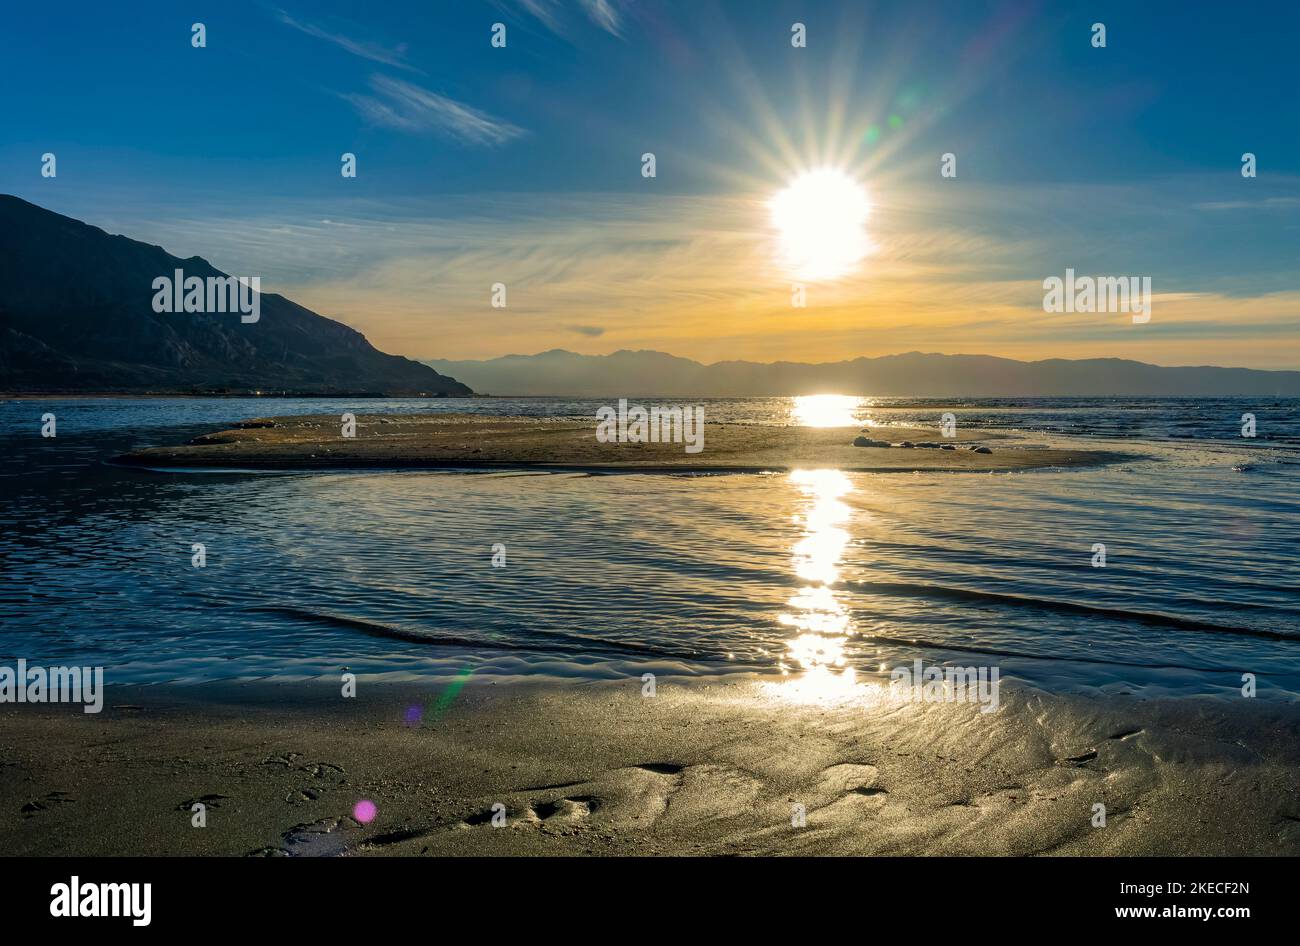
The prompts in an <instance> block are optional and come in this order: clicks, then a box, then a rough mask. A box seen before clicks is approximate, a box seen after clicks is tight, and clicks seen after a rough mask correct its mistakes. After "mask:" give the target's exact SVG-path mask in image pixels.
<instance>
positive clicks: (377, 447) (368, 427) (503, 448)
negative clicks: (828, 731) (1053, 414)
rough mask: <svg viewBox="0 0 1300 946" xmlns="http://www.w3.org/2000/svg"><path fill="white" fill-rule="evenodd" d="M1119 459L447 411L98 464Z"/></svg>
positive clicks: (782, 465) (931, 465) (257, 429)
mask: <svg viewBox="0 0 1300 946" xmlns="http://www.w3.org/2000/svg"><path fill="white" fill-rule="evenodd" d="M864 434H865V435H867V436H865V438H864ZM877 436H888V437H889V438H890V441H889V442H890V443H891V444H892V445H890V446H880V445H872V446H856V445H855V444H854V440H855V439H859V438H862V439H867V440H871V439H872V438H873V437H877ZM874 443H875V442H874V441H873V444H874ZM989 443H992V444H993V446H989V445H988V444H989ZM1131 458H1132V457H1131V456H1130V455H1129V454H1124V453H1116V452H1110V451H1099V450H1084V449H1059V448H1051V447H1045V446H1035V445H1032V444H1025V443H1022V442H1020V441H1013V440H1012V439H1011V438H1010V437H1008V435H1006V434H1000V433H995V432H990V431H979V430H959V431H958V432H957V434H956V436H954V437H952V438H947V439H945V438H943V437H942V436H941V435H940V434H939V432H938V431H936V430H933V429H926V428H917V427H865V428H864V427H859V426H857V425H855V426H852V427H796V426H777V425H765V424H741V423H726V424H722V423H719V424H711V425H709V424H706V425H704V427H703V441H702V449H701V451H700V452H697V453H687V452H686V451H685V445H684V444H683V443H681V442H676V443H673V442H667V443H602V442H600V441H598V440H597V438H596V433H595V424H594V422H593V423H592V424H583V423H576V422H574V421H572V420H559V419H551V418H537V417H498V416H489V415H480V414H452V413H448V414H432V415H422V414H393V415H356V429H355V436H353V437H344V436H343V434H342V427H341V424H340V418H339V417H338V416H335V415H321V414H311V415H297V416H291V417H266V418H255V419H252V420H248V421H244V422H242V423H240V424H238V425H236V426H234V427H232V428H229V429H226V430H221V431H215V432H213V433H209V434H204V435H202V436H200V437H196V438H194V439H193V440H191V441H190V442H189V443H187V444H179V445H176V446H169V447H146V448H143V449H138V450H133V451H130V452H128V453H125V454H122V455H120V456H117V457H115V458H113V459H112V461H110V462H112V463H113V465H116V466H122V467H135V468H144V469H150V470H155V471H169V472H170V471H177V472H179V471H183V470H195V471H198V470H228V471H237V470H243V469H266V470H287V469H289V470H322V469H356V470H378V469H424V470H508V469H543V470H551V471H555V472H584V473H595V472H644V473H766V472H788V471H791V470H794V469H799V468H819V469H838V470H843V471H845V472H864V473H886V472H904V473H910V472H918V471H936V472H948V471H973V472H981V473H1006V472H1015V471H1018V470H1027V469H1043V468H1072V467H1089V466H1100V465H1105V464H1108V463H1114V462H1121V461H1124V460H1127V459H1131Z"/></svg>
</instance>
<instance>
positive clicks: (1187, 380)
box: [425, 349, 1300, 397]
mask: <svg viewBox="0 0 1300 946" xmlns="http://www.w3.org/2000/svg"><path fill="white" fill-rule="evenodd" d="M425 364H428V365H431V366H432V367H434V368H436V369H437V370H438V371H441V372H444V373H450V374H454V375H455V376H456V377H458V378H462V379H463V380H464V381H465V383H467V384H469V385H472V386H473V387H474V389H475V390H476V391H480V392H484V393H488V394H498V395H569V396H573V397H617V396H621V395H625V396H650V395H656V396H660V397H673V396H677V397H764V396H778V395H796V394H817V393H832V392H833V393H839V394H857V395H876V396H891V395H892V396H899V397H1069V396H1084V397H1107V396H1144V395H1145V396H1178V395H1190V396H1198V397H1215V396H1226V395H1233V394H1245V395H1260V396H1275V397H1288V396H1290V397H1295V396H1300V371H1255V370H1253V369H1249V368H1211V367H1203V368H1162V367H1160V366H1158V365H1148V364H1144V363H1143V362H1140V361H1125V360H1123V359H1119V358H1089V359H1084V360H1078V361H1072V360H1068V359H1064V358H1052V359H1049V360H1047V361H1029V362H1026V361H1015V360H1013V359H1010V358H994V357H992V356H990V355H939V354H923V353H921V352H909V353H908V354H905V355H885V356H883V357H880V358H854V359H853V360H851V361H836V362H829V363H826V364H801V363H799V362H776V363H775V364H759V363H757V362H752V361H720V362H717V363H716V364H711V365H705V364H701V363H700V362H698V361H691V360H689V359H686V358H677V357H675V356H673V355H666V354H664V353H663V352H657V351H616V352H614V353H613V354H611V355H578V354H575V353H573V352H570V351H563V350H561V349H556V350H553V351H546V352H541V353H540V354H537V355H507V356H505V357H502V358H493V359H491V360H488V361H440V360H434V361H427V362H425Z"/></svg>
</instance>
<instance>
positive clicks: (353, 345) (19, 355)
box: [0, 195, 472, 395]
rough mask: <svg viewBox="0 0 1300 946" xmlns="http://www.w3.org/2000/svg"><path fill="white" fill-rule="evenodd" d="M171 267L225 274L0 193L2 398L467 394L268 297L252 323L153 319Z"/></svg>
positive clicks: (197, 317) (204, 317) (215, 317)
mask: <svg viewBox="0 0 1300 946" xmlns="http://www.w3.org/2000/svg"><path fill="white" fill-rule="evenodd" d="M177 269H181V270H183V271H184V274H185V276H186V277H189V276H198V277H200V278H204V279H206V278H207V277H209V276H218V277H220V276H225V275H227V274H225V273H222V272H220V271H219V270H217V269H215V268H214V267H213V266H212V265H211V264H210V263H208V262H207V261H206V260H204V259H202V258H201V257H198V256H194V257H191V258H190V259H184V260H183V259H179V258H178V257H175V256H172V255H171V254H170V253H168V252H167V251H166V250H164V249H162V248H161V247H158V246H151V245H149V244H147V243H141V242H139V241H137V240H132V239H128V238H127V237H124V236H112V235H110V234H108V233H105V232H104V231H103V230H101V229H99V228H98V227H92V226H89V225H87V224H84V223H82V222H80V221H78V220H73V219H72V218H70V217H64V216H62V215H60V214H57V213H54V212H52V211H49V210H45V209H43V208H41V207H37V206H36V205H35V204H31V203H28V202H27V201H25V200H20V199H19V198H17V197H11V196H8V195H0V390H6V391H33V392H35V391H68V392H75V391H96V392H99V391H168V392H172V391H197V392H229V393H243V392H251V391H258V390H262V391H284V392H288V393H293V394H366V393H372V394H387V395H465V394H470V393H472V392H471V391H470V389H469V388H468V387H466V386H465V385H463V384H461V383H460V382H459V381H456V380H454V379H453V378H449V377H444V376H443V375H441V374H438V373H437V372H436V371H434V370H432V369H430V368H429V367H427V366H426V365H422V364H420V363H419V362H417V361H412V360H410V359H408V358H402V357H399V356H397V355H386V354H384V353H383V352H381V351H377V350H376V349H375V348H374V346H372V345H371V344H370V343H369V342H368V341H366V338H365V336H364V335H362V334H361V333H360V332H358V331H356V330H355V329H351V328H348V327H347V326H346V325H343V324H341V323H339V322H335V321H333V320H332V319H327V318H325V317H324V316H321V315H317V314H316V313H315V312H312V311H311V310H309V309H305V308H303V307H302V306H300V305H297V304H295V303H293V302H290V301H289V300H288V299H286V298H284V297H283V296H280V295H276V294H274V293H266V294H263V295H262V297H261V312H260V319H259V321H257V322H255V323H250V324H245V323H242V322H241V321H240V317H239V315H238V314H237V313H235V314H200V313H179V314H173V313H157V312H154V311H153V304H152V303H153V297H154V290H153V288H152V284H153V280H154V279H155V278H157V277H159V276H171V275H172V274H173V272H174V271H175V270H177ZM237 275H250V276H251V275H257V274H255V273H240V274H237Z"/></svg>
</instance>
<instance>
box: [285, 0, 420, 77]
mask: <svg viewBox="0 0 1300 946" xmlns="http://www.w3.org/2000/svg"><path fill="white" fill-rule="evenodd" d="M276 17H277V18H278V19H279V20H280V22H281V23H283V24H284V25H285V26H292V27H293V28H294V29H296V30H298V31H300V32H303V33H306V34H307V35H308V36H314V37H315V38H316V39H323V40H325V41H326V42H327V43H333V44H334V45H335V46H338V47H340V48H341V49H346V50H347V51H348V52H350V53H352V55H354V56H360V57H361V58H362V59H369V60H371V61H372V62H380V63H383V64H384V65H386V66H393V67H395V68H398V69H406V70H407V71H409V72H420V70H419V69H416V68H415V67H414V66H412V65H410V64H409V63H407V62H406V44H405V43H402V44H400V45H398V46H394V47H392V48H391V49H390V48H389V47H386V46H381V45H380V44H378V43H370V42H365V41H362V40H355V39H352V38H351V37H348V36H344V35H343V34H342V33H331V32H329V31H328V30H326V29H323V28H321V27H319V26H317V25H315V24H314V23H305V22H303V21H301V20H295V19H294V18H293V17H292V16H290V15H289V14H288V13H286V12H285V11H284V10H277V11H276ZM421 74H423V73H421Z"/></svg>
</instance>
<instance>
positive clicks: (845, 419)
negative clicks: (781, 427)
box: [790, 394, 872, 427]
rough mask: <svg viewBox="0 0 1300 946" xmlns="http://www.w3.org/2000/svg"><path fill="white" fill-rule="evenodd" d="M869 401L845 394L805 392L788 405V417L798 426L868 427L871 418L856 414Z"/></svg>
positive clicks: (869, 400)
mask: <svg viewBox="0 0 1300 946" xmlns="http://www.w3.org/2000/svg"><path fill="white" fill-rule="evenodd" d="M871 403H872V401H871V399H870V398H864V397H851V396H849V395H847V394H805V395H803V396H801V397H796V398H795V399H794V403H792V404H791V405H790V418H791V420H793V421H794V422H795V423H796V424H798V425H799V426H800V427H864V426H865V427H870V426H872V422H871V420H870V419H869V418H866V417H859V416H858V415H859V414H860V413H861V411H862V410H863V409H864V408H867V407H870V406H871Z"/></svg>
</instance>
